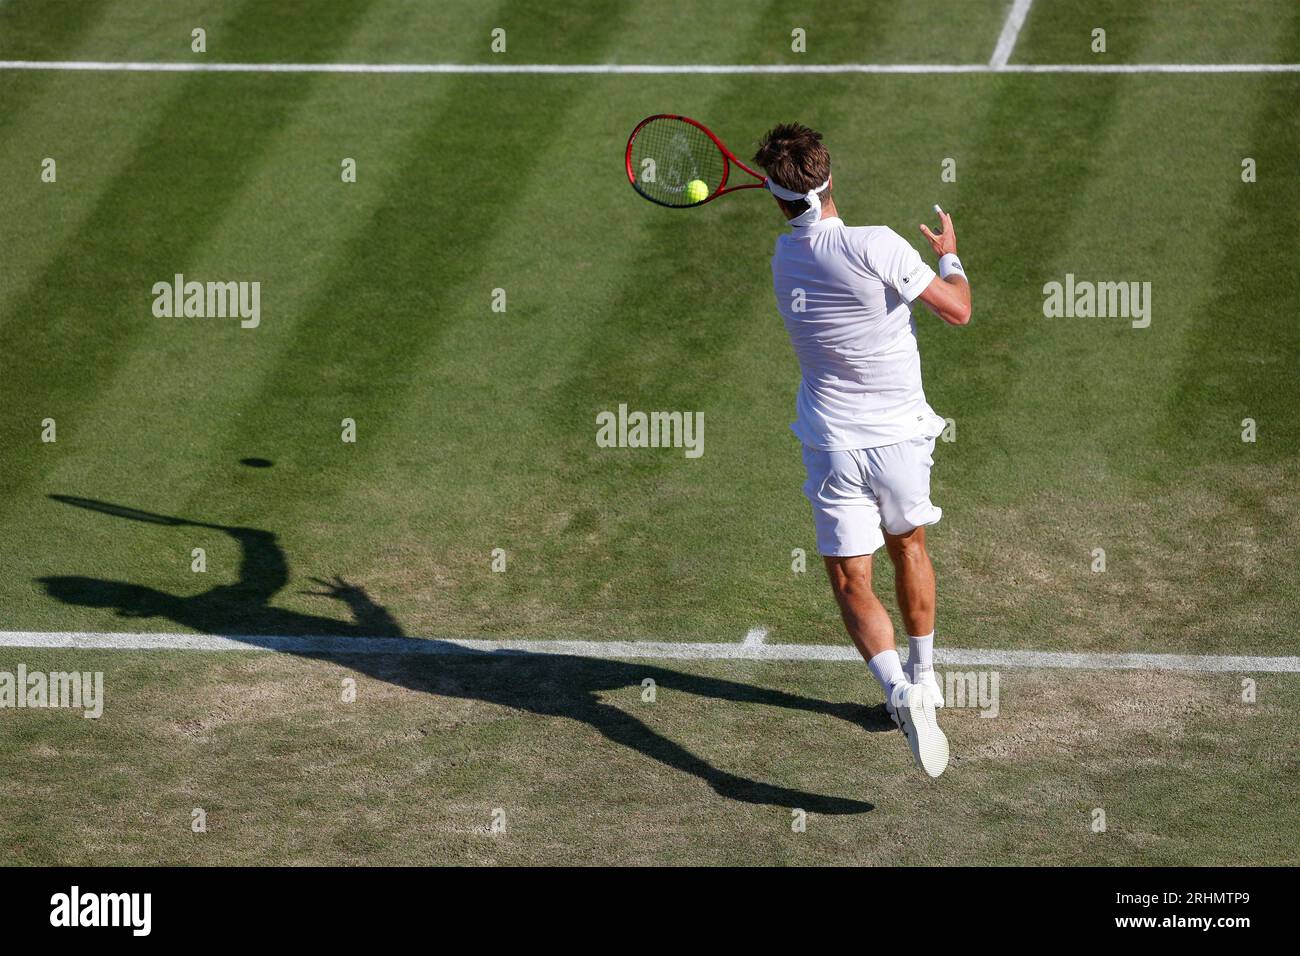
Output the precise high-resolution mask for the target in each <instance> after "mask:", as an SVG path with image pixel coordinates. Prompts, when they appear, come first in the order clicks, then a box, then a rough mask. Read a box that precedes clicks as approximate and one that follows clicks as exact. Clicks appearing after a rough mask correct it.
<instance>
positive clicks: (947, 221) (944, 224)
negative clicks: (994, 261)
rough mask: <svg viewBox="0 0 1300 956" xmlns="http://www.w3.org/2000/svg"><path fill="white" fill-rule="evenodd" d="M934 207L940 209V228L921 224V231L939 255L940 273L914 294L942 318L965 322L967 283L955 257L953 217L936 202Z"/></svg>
mask: <svg viewBox="0 0 1300 956" xmlns="http://www.w3.org/2000/svg"><path fill="white" fill-rule="evenodd" d="M934 208H935V210H936V211H937V212H938V213H939V222H940V224H941V228H942V232H940V233H938V234H937V235H936V234H935V233H933V232H931V231H930V228H929V227H928V226H926V225H924V224H922V225H921V233H922V235H924V236H925V238H926V240H927V241H928V242H929V243H930V248H931V249H933V250H934V254H935V255H937V256H938V257H939V275H938V276H936V277H935V279H934V281H932V282H931V283H930V284H929V285H928V286H926V288H925V291H924V292H922V293H921V294H920V295H919V296H918V297H917V298H919V299H920V300H921V301H922V302H924V303H925V304H926V305H927V306H928V307H929V309H930V311H931V312H933V313H934V314H935V315H937V316H938V317H939V318H941V319H943V320H944V321H945V322H948V323H950V324H951V325H965V324H966V323H967V322H969V321H970V283H969V282H968V281H967V280H966V272H965V270H964V269H963V268H962V265H961V260H960V259H958V258H957V233H956V232H954V231H953V228H952V217H951V216H949V215H948V214H947V213H946V212H944V211H943V210H942V209H939V207H938V206H935V207H934Z"/></svg>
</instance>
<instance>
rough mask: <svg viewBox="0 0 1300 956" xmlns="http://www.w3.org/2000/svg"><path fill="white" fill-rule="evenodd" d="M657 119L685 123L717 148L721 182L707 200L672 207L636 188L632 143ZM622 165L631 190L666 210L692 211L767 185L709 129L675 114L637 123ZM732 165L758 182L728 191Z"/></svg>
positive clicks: (655, 116) (651, 117) (734, 187)
mask: <svg viewBox="0 0 1300 956" xmlns="http://www.w3.org/2000/svg"><path fill="white" fill-rule="evenodd" d="M659 119H675V120H681V121H682V122H685V123H690V124H691V125H692V126H694V127H696V128H697V129H700V130H702V131H703V132H704V135H705V136H707V137H708V138H709V139H711V140H713V145H714V146H717V147H718V150H719V152H721V153H722V159H723V163H722V182H720V183H718V188H717V189H715V190H714V191H713V192H712V193H711V194H710V195H709V197H708V198H707V199H701V200H700V201H699V202H695V203H691V204H690V205H687V206H674V205H672V204H671V203H666V202H663V201H662V200H659V199H655V198H654V197H652V196H646V194H645V193H643V192H641V190H639V189H637V188H636V173H635V172H634V171H633V169H632V143H633V142H634V141H635V140H636V134H637V133H639V132H641V127H643V126H645V125H646V124H647V123H650V122H652V121H654V120H659ZM623 163H624V165H625V166H626V167H627V181H628V182H629V183H631V184H632V188H633V189H636V191H637V195H639V196H643V197H644V198H646V199H649V200H650V201H651V202H652V203H657V204H658V205H660V206H665V207H667V208H668V209H694V208H695V207H696V206H703V205H704V204H705V203H709V202H713V200H715V199H717V198H718V197H719V196H725V195H726V194H727V193H734V192H736V191H737V190H739V189H762V188H764V187H765V186H766V185H767V177H766V176H762V175H760V174H758V173H756V172H754V171H753V170H752V169H750V168H749V167H748V166H746V165H745V164H744V163H742V162H741V161H740V160H739V159H737V158H736V154H735V153H733V152H732V151H731V150H729V149H727V146H726V144H725V143H723V142H722V140H720V139H718V137H717V136H716V135H714V132H713V130H711V129H709V128H708V127H707V126H705V125H704V124H703V123H701V122H700V121H699V120H693V119H691V118H690V117H689V116H679V115H678V114H677V113H656V114H655V115H654V116H647V117H646V118H645V119H643V120H642V121H641V122H639V123H637V124H636V129H634V130H632V135H631V136H629V137H628V138H627V152H626V153H625V154H624V157H623ZM733 163H734V164H735V165H737V166H739V167H740V168H741V169H743V170H744V171H745V172H747V173H749V175H751V176H753V177H754V178H755V179H757V180H758V182H756V183H743V184H741V185H739V186H732V187H731V188H730V189H728V188H727V180H728V179H729V178H730V177H731V166H732V164H733Z"/></svg>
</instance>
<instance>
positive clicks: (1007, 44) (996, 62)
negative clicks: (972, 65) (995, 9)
mask: <svg viewBox="0 0 1300 956" xmlns="http://www.w3.org/2000/svg"><path fill="white" fill-rule="evenodd" d="M1033 4H1034V0H1016V2H1015V3H1013V4H1012V5H1011V9H1010V11H1008V12H1007V19H1006V21H1005V22H1004V23H1003V24H1002V33H1001V35H1000V36H998V45H997V47H995V48H994V50H993V57H992V58H991V59H990V60H989V66H992V67H997V68H1001V67H1004V66H1006V65H1007V60H1009V59H1011V51H1012V50H1014V49H1015V48H1016V40H1017V38H1019V36H1020V28H1021V27H1023V26H1024V25H1025V17H1027V16H1028V15H1029V8H1030V7H1031V6H1033Z"/></svg>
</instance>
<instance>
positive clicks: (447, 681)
mask: <svg viewBox="0 0 1300 956" xmlns="http://www.w3.org/2000/svg"><path fill="white" fill-rule="evenodd" d="M49 497H50V498H51V499H53V500H55V501H58V502H59V503H61V504H67V505H71V506H74V507H78V508H82V509H85V510H88V511H94V512H97V513H99V514H103V515H106V516H110V517H116V518H125V519H127V520H133V521H146V522H149V523H152V524H164V525H173V526H177V527H180V526H193V527H203V528H209V529H219V530H220V531H222V532H223V533H225V534H227V535H228V536H229V537H231V538H233V539H234V540H235V541H236V542H237V543H238V545H239V549H240V564H239V577H238V580H237V581H235V582H233V583H229V584H220V585H217V586H215V587H213V588H210V589H209V590H208V591H206V592H203V593H202V594H197V595H177V594H171V593H168V592H165V591H162V590H159V589H157V588H153V587H149V586H146V585H141V584H134V583H130V582H125V581H115V580H109V579H104V578H92V577H86V576H79V575H57V576H54V575H51V576H45V577H41V578H37V579H36V580H37V583H39V584H40V585H41V586H42V588H43V589H44V590H45V593H46V594H47V595H49V596H50V597H51V598H53V599H55V600H57V601H60V602H62V603H64V604H67V605H70V606H77V607H97V608H107V609H111V610H113V611H115V612H116V613H117V614H118V616H120V617H124V618H141V619H147V618H161V619H164V620H168V621H171V622H173V623H175V624H177V625H180V626H181V627H183V628H186V629H188V630H191V631H194V632H196V633H201V634H213V635H221V636H224V637H230V638H233V639H235V640H239V639H240V637H241V636H242V637H246V638H248V639H249V645H250V647H257V646H258V645H257V643H256V642H255V638H256V637H259V636H267V635H303V636H307V635H310V636H344V637H354V638H367V637H407V638H408V639H410V640H416V638H409V637H408V635H406V634H405V632H404V631H403V629H402V627H401V625H400V624H399V622H398V621H397V620H396V618H394V617H393V615H392V614H391V613H389V611H388V610H387V609H386V608H384V607H383V606H382V605H380V604H379V603H378V602H377V601H375V600H374V599H373V598H372V597H371V596H370V594H369V593H368V592H367V591H366V589H365V588H364V587H362V586H360V585H356V584H352V583H350V582H348V581H346V580H344V579H343V578H341V577H337V576H335V577H332V578H324V577H315V578H311V579H310V580H311V581H312V582H313V584H314V585H315V587H316V588H318V589H319V590H314V591H310V592H306V593H311V594H314V595H316V596H319V597H323V598H327V599H331V600H336V601H338V602H340V603H341V604H343V605H344V606H345V607H346V608H347V609H348V611H349V613H350V616H351V618H352V620H351V621H340V620H338V619H336V618H332V617H328V616H325V615H315V614H307V613H303V612H299V611H293V610H288V609H284V608H278V607H274V606H272V605H271V603H270V602H271V599H272V598H274V597H275V595H277V594H278V593H279V592H280V591H281V590H282V589H283V588H284V587H285V586H286V585H287V584H288V581H289V562H288V559H287V557H286V555H285V554H284V551H283V549H282V548H281V547H280V544H279V542H278V539H277V536H276V535H275V534H274V533H273V532H271V531H267V530H264V529H259V528H250V527H243V526H228V525H220V524H215V523H209V522H197V521H190V520H187V519H183V518H176V517H172V516H169V515H160V514H155V513H153V512H149V511H142V510H140V509H137V508H131V507H127V506H124V505H117V504H112V503H109V502H103V501H97V500H95V499H90V498H79V497H74V496H70V495H50V496H49ZM285 653H290V654H293V655H295V656H299V657H304V658H309V659H315V658H328V659H331V660H335V661H337V662H338V663H340V664H342V665H343V666H346V667H348V668H350V669H352V670H354V671H356V672H357V673H360V674H363V675H365V676H367V677H371V678H374V679H376V680H382V681H385V682H387V683H389V684H392V685H394V686H398V687H403V688H406V689H410V690H414V691H418V692H422V693H428V694H434V695H438V696H443V697H458V698H465V699H472V700H479V701H483V702H486V703H493V704H499V705H501V706H503V707H508V708H512V709H515V710H523V711H527V712H530V713H532V714H535V715H537V716H541V717H548V718H555V717H563V718H567V719H571V720H577V721H580V722H582V723H584V724H587V725H588V726H590V727H592V728H593V729H594V730H596V731H597V732H599V733H600V734H601V736H603V737H604V738H605V739H606V740H608V741H610V742H612V743H616V744H619V745H621V746H624V747H627V748H629V749H631V750H634V751H637V752H638V753H640V754H642V755H644V756H646V757H648V758H650V759H652V760H654V761H657V762H658V763H660V764H662V765H664V766H667V767H671V768H672V769H675V770H679V771H681V772H683V773H687V774H691V775H693V776H695V777H697V778H699V779H700V780H702V781H703V782H705V783H706V784H708V785H709V786H710V787H711V788H712V789H713V790H714V791H715V792H716V793H717V794H719V795H720V796H722V797H725V798H727V799H731V800H736V801H739V802H743V803H752V804H762V805H769V806H781V807H787V808H791V809H803V810H806V811H808V812H810V813H824V814H849V813H864V812H867V811H870V810H872V809H874V807H873V806H872V804H870V803H868V802H866V801H863V800H856V799H849V798H842V797H834V796H826V795H822V794H816V793H809V792H805V791H800V790H795V789H791V788H785V787H779V786H776V785H773V784H769V783H764V782H762V781H757V780H751V779H749V778H747V777H744V776H741V775H738V774H733V773H730V772H728V771H725V770H722V769H720V768H718V767H716V766H714V765H713V764H711V763H709V762H708V761H707V760H705V759H703V758H701V757H699V756H697V755H696V754H694V753H692V752H691V751H690V750H688V749H687V748H686V747H684V746H682V745H681V744H679V743H677V742H676V741H674V740H672V739H670V738H668V737H666V736H664V735H663V734H660V733H659V732H657V731H656V730H654V729H652V728H651V727H649V726H648V725H646V723H645V722H644V721H642V720H640V719H639V718H637V717H635V716H633V715H632V714H629V713H628V712H626V711H625V710H622V709H620V708H618V707H615V706H612V705H611V704H608V703H606V702H605V701H604V698H605V697H606V696H607V695H608V693H609V692H610V691H613V690H618V689H620V688H629V687H630V688H636V691H637V693H638V695H639V692H640V688H641V686H642V681H643V680H645V679H646V678H650V679H652V680H654V682H655V684H656V685H657V686H658V687H660V688H666V689H674V690H679V691H682V692H685V693H691V694H696V695H698V696H703V697H712V698H716V699H718V700H724V701H729V702H732V703H738V704H758V705H765V706H771V707H781V708H786V709H790V710H797V711H809V712H813V713H816V714H820V715H824V716H827V717H831V718H836V719H842V720H846V721H849V722H851V723H855V724H857V725H859V726H863V725H864V724H865V725H867V727H868V729H874V728H872V727H871V726H870V721H869V720H868V721H864V708H863V707H862V706H861V705H858V704H850V703H831V702H828V701H823V700H817V699H815V698H810V697H805V696H802V695H799V694H791V693H787V692H784V691H779V690H774V689H770V688H765V687H757V686H754V685H751V684H746V683H741V682H739V681H731V680H725V679H720V678H713V677H705V676H701V675H696V674H688V673H682V672H679V671H674V670H670V669H668V668H664V667H660V666H654V665H645V664H640V663H634V662H631V661H613V660H599V659H594V658H584V657H574V656H569V655H553V654H532V653H527V652H519V651H511V652H510V653H508V654H503V653H499V652H486V651H473V650H469V649H465V651H464V653H463V654H457V655H456V656H454V657H453V656H446V657H432V656H424V655H421V656H412V655H400V654H388V655H383V654H361V653H356V654H353V653H348V652H347V651H342V652H339V651H337V650H331V651H329V652H324V651H296V650H290V651H285Z"/></svg>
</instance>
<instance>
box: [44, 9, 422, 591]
mask: <svg viewBox="0 0 1300 956" xmlns="http://www.w3.org/2000/svg"><path fill="white" fill-rule="evenodd" d="M361 28H362V26H360V25H359V27H358V29H361ZM267 87H268V88H267V89H266V90H265V91H264V93H263V96H264V99H265V100H267V101H270V100H273V99H274V97H275V96H277V95H278V92H277V91H278V86H277V84H274V83H268V84H267ZM446 92H447V91H446V90H445V89H444V88H443V87H442V85H441V84H435V85H431V86H427V87H424V88H422V89H420V90H418V91H414V95H407V96H403V97H401V98H400V99H399V100H396V101H394V100H391V99H390V100H384V101H379V102H375V103H373V104H370V105H369V106H367V108H366V111H365V116H364V117H359V116H352V117H349V116H346V115H345V116H340V115H339V111H340V90H339V87H338V85H337V84H336V83H332V82H328V81H327V82H324V83H321V84H317V85H316V86H315V88H314V89H313V90H312V91H311V93H310V94H309V95H308V96H307V97H306V98H305V99H303V100H301V101H300V102H299V103H298V105H297V108H296V109H295V111H294V114H293V117H292V118H291V119H290V120H289V121H287V122H285V123H284V124H283V125H282V126H280V127H278V128H277V129H276V130H275V131H274V133H272V134H269V135H270V139H271V142H270V143H268V144H267V145H266V146H265V155H264V158H263V159H262V161H261V162H260V163H259V164H258V166H257V167H256V168H255V169H251V170H249V172H248V174H247V176H246V178H245V179H244V181H243V184H242V188H241V189H240V191H239V193H238V194H237V195H235V196H233V197H232V199H231V201H230V203H229V204H228V205H227V207H226V209H225V210H224V212H223V215H222V218H221V221H220V223H219V224H218V225H216V226H215V227H214V228H213V229H212V230H211V233H210V235H209V236H207V237H206V238H205V240H204V242H203V243H202V245H201V246H199V247H197V248H195V249H194V250H193V252H192V253H191V255H190V256H189V257H188V261H187V262H185V263H184V272H185V274H186V277H187V278H188V279H197V280H200V281H202V280H204V279H218V280H233V279H236V278H237V279H243V280H256V281H259V282H260V283H261V287H262V303H261V305H262V312H263V314H262V324H261V325H260V326H259V327H258V328H257V329H255V330H245V329H241V328H240V327H239V324H238V320H237V319H194V318H173V319H156V320H153V321H152V323H151V325H150V329H151V332H152V334H151V335H150V341H151V344H152V347H148V348H144V347H142V348H137V349H135V350H134V351H133V352H132V353H131V355H130V357H129V358H128V359H127V360H125V361H124V362H123V363H122V364H121V365H120V366H119V367H118V369H117V370H116V372H115V373H114V375H113V378H112V381H111V382H108V383H106V385H105V387H104V388H103V390H102V391H101V393H100V394H99V396H98V397H97V399H96V402H95V406H94V408H93V409H92V410H90V411H88V412H87V415H86V420H87V422H88V423H89V424H90V425H91V426H92V430H93V435H91V436H87V437H86V438H85V439H84V440H83V442H82V443H81V444H80V445H79V451H80V452H81V457H82V458H83V459H84V458H85V457H91V458H94V459H96V460H100V461H116V462H118V463H119V465H121V464H125V463H129V462H133V461H145V460H149V459H150V458H151V457H153V456H154V455H157V454H158V453H159V450H165V453H166V454H165V458H164V460H162V461H159V462H157V463H156V464H155V466H154V467H153V468H151V469H150V470H149V471H148V472H147V473H144V474H142V473H140V472H139V471H137V470H135V469H132V468H127V467H117V468H110V469H102V470H100V471H99V472H98V473H96V474H95V475H94V476H93V478H90V476H87V475H85V474H84V472H78V471H76V470H75V469H74V468H73V467H71V466H72V465H75V464H76V462H75V461H74V462H71V463H70V464H69V467H65V468H63V469H61V470H59V471H56V472H54V473H53V474H51V476H50V488H51V489H52V490H54V491H56V492H62V493H69V494H80V495H90V496H95V497H98V498H104V499H109V500H112V501H115V502H119V503H131V504H137V505H140V506H146V507H147V508H148V509H149V510H152V511H158V512H164V513H168V514H186V515H193V516H195V517H197V518H207V519H211V520H225V521H237V520H243V512H244V504H243V501H244V498H245V496H246V495H253V494H256V493H257V491H256V489H257V485H256V484H255V482H254V481H253V480H252V479H253V478H254V474H255V473H254V474H250V472H249V470H248V469H247V468H243V467H241V466H240V465H239V464H238V463H237V458H238V457H252V456H254V453H256V454H258V455H261V456H268V455H269V457H271V458H273V459H274V458H277V457H278V453H277V452H275V451H272V450H268V449H267V448H266V446H265V443H264V442H262V441H261V440H260V438H259V436H258V435H257V433H256V432H255V431H254V430H250V429H248V428H247V423H246V422H245V421H243V420H242V419H241V414H242V412H243V410H244V405H245V403H246V402H247V401H248V400H249V399H250V398H251V397H253V396H254V395H255V394H256V392H257V390H258V389H259V388H264V387H266V386H267V379H268V377H269V376H270V375H272V374H282V370H283V366H284V363H285V361H286V360H285V359H284V355H283V353H284V352H285V351H286V350H287V349H291V348H294V347H296V341H297V340H296V338H295V327H296V326H297V325H298V324H299V323H305V322H307V321H308V317H306V316H304V314H303V310H302V305H303V304H304V303H308V302H311V301H312V300H313V299H315V298H316V297H317V296H319V295H320V294H321V291H322V289H323V288H324V287H325V286H326V285H328V284H330V283H333V282H335V281H337V277H338V275H339V274H340V273H341V272H343V271H345V270H346V269H347V268H348V267H349V265H350V263H349V258H348V257H349V253H350V246H349V241H356V240H358V239H359V238H361V237H362V234H363V233H364V231H365V230H366V229H367V228H368V227H369V226H370V225H371V221H372V218H373V216H374V215H375V214H376V212H377V207H378V204H379V203H380V202H381V201H382V199H383V197H384V196H385V195H387V194H388V190H391V189H399V188H402V187H403V186H404V184H403V183H400V182H394V181H393V177H394V176H395V175H397V174H398V173H399V172H400V169H398V168H396V163H395V162H394V160H393V157H395V156H401V155H403V143H404V142H405V140H406V139H407V137H408V136H409V135H410V134H409V129H408V127H407V126H406V125H405V124H404V123H403V122H402V121H401V120H402V119H403V117H404V116H406V115H412V114H413V115H427V114H428V113H429V112H430V111H431V110H435V111H436V110H437V109H439V108H440V107H441V106H444V105H445V94H446ZM264 108H266V109H268V110H274V109H275V107H274V106H273V105H271V104H270V103H269V102H268V103H267V104H266V105H265V107H264ZM357 120H361V122H360V123H358V122H357ZM214 135H218V134H216V133H215V132H214ZM345 156H346V157H349V158H353V159H355V160H356V162H357V164H358V169H359V170H360V173H359V177H358V181H357V182H356V183H355V184H353V183H344V182H342V181H341V171H342V170H341V165H340V161H341V158H342V157H345ZM176 268H177V269H178V270H179V269H181V264H177V267H176ZM170 278H171V275H170V273H168V274H167V279H168V280H170ZM316 331H317V333H318V334H319V332H320V330H319V328H317V329H316ZM300 371H302V372H304V373H308V372H310V371H311V370H310V369H309V368H306V367H304V368H303V369H301V370H300ZM232 441H241V442H243V443H244V445H245V446H246V448H245V452H246V453H247V454H246V455H237V456H236V457H230V456H229V455H226V456H225V457H223V452H225V451H226V447H225V446H226V445H227V444H228V443H230V442H232ZM216 471H221V472H223V473H224V474H225V475H226V476H227V481H228V487H227V488H226V489H225V494H224V495H221V496H212V495H207V494H202V495H199V496H198V497H197V499H196V497H195V495H196V492H198V491H199V490H200V489H201V488H202V487H203V483H204V481H205V480H206V479H208V478H209V477H210V473H211V472H216ZM88 479H89V480H88ZM40 509H41V510H42V511H43V512H50V513H51V520H52V521H55V522H56V523H58V524H59V525H61V526H64V525H66V526H78V525H80V526H85V525H86V524H87V517H88V516H87V515H86V514H85V513H84V512H74V511H70V510H69V509H67V508H65V507H64V506H62V505H58V504H52V503H48V502H46V503H42V504H41V505H40ZM104 521H105V519H90V522H91V525H92V526H93V525H94V524H96V523H98V524H102V523H104ZM121 530H122V531H123V532H126V531H128V530H129V531H134V532H136V534H135V535H134V537H136V538H138V537H139V535H138V532H139V531H140V530H142V529H140V528H139V527H138V526H137V527H135V528H128V527H122V528H121ZM189 537H190V538H191V539H192V544H193V545H195V546H204V547H207V548H209V549H212V550H214V553H215V550H216V549H219V548H220V547H221V546H222V545H223V543H224V537H223V536H222V535H220V534H219V533H212V532H202V531H196V530H191V532H189ZM141 544H143V540H141ZM177 544H178V545H179V542H177ZM142 550H145V551H149V550H150V549H147V548H143V549H142ZM158 557H160V558H162V560H161V561H160V562H159V566H158V567H156V568H155V567H151V566H149V565H150V563H151V562H150V560H149V559H148V558H143V557H142V558H141V559H140V560H139V561H138V562H136V565H135V567H134V568H133V569H132V570H133V571H134V572H135V573H136V574H137V575H143V576H145V577H149V576H151V575H153V574H158V575H162V577H161V578H160V579H158V581H157V583H158V584H159V585H160V586H162V585H164V584H165V583H166V582H167V580H168V577H167V575H168V574H170V575H172V576H175V573H176V571H177V565H176V562H175V561H174V560H172V559H171V558H170V556H166V555H159V556H158ZM185 576H186V577H188V576H189V575H188V572H186V575H185Z"/></svg>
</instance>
